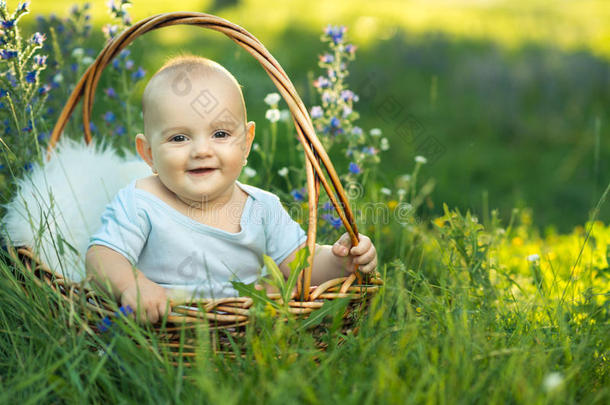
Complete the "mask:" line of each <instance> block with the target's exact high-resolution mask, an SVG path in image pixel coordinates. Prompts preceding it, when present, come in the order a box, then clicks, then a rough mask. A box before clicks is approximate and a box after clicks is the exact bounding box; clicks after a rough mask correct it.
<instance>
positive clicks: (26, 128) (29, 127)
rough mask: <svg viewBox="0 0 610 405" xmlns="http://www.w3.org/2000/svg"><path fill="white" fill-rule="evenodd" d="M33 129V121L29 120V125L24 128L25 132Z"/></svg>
mask: <svg viewBox="0 0 610 405" xmlns="http://www.w3.org/2000/svg"><path fill="white" fill-rule="evenodd" d="M32 129H33V127H32V121H28V125H27V126H26V127H25V128H23V129H22V131H23V132H31V131H32Z"/></svg>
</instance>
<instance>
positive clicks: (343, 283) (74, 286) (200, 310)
mask: <svg viewBox="0 0 610 405" xmlns="http://www.w3.org/2000/svg"><path fill="white" fill-rule="evenodd" d="M172 25H195V26H198V27H203V28H209V29H212V30H215V31H219V32H221V33H223V34H225V35H226V36H227V37H229V38H230V39H232V40H233V41H234V42H236V43H237V44H238V45H239V46H241V47H242V48H244V49H245V50H246V51H247V52H248V53H250V54H251V55H252V56H253V57H254V58H255V59H256V60H258V61H259V62H260V64H261V66H262V67H263V68H264V69H265V71H266V72H267V74H268V75H269V77H270V78H271V80H272V81H273V83H274V84H275V85H276V87H277V90H278V91H279V93H280V94H281V95H282V97H283V98H284V100H285V101H286V103H287V104H288V107H289V109H290V112H291V114H292V118H293V121H294V124H295V127H296V133H297V136H298V139H299V141H300V142H301V144H302V145H303V149H304V153H305V157H306V159H305V163H306V174H307V190H308V208H309V220H308V231H307V246H308V248H309V252H311V254H310V255H309V258H308V263H307V266H306V268H305V269H304V270H303V271H302V272H301V274H300V276H299V281H298V283H297V289H296V291H295V292H294V293H293V294H292V297H291V301H290V302H288V306H289V309H290V312H291V313H294V314H300V315H302V316H308V315H309V314H310V313H312V312H313V311H315V310H317V309H319V308H321V307H322V305H323V304H324V302H325V301H327V300H334V299H337V298H345V297H349V298H350V299H351V304H350V308H353V307H355V304H357V303H362V302H365V300H366V298H369V297H371V296H372V295H374V294H375V293H376V292H377V290H378V288H379V285H381V284H383V282H382V280H381V279H380V278H379V277H378V275H377V274H373V275H366V276H363V275H362V274H360V273H359V272H355V273H352V274H351V275H350V276H348V277H341V278H337V279H333V280H329V281H327V282H325V283H323V284H321V285H319V286H311V285H310V280H311V274H312V265H313V256H314V253H315V241H316V226H317V207H318V201H319V194H320V183H322V186H323V187H324V189H325V191H326V193H327V194H328V196H329V198H330V201H331V203H332V204H333V206H334V208H335V210H336V212H337V213H338V215H339V217H340V218H341V221H342V223H343V225H344V227H345V229H346V231H347V232H348V234H349V235H350V238H351V241H352V245H357V244H358V237H357V235H358V231H357V227H356V224H355V221H354V215H353V213H352V210H351V208H350V205H349V202H348V200H347V197H346V194H345V191H344V189H343V187H342V185H341V183H340V181H339V177H338V175H337V173H336V171H335V169H334V167H333V164H332V162H331V161H330V158H329V157H328V155H327V153H326V151H325V150H324V148H323V146H322V144H321V143H320V141H319V140H318V138H317V136H316V134H315V131H314V129H313V125H312V122H311V118H310V117H309V114H308V112H307V109H306V107H305V105H304V104H303V102H302V101H301V98H300V97H299V95H298V94H297V91H296V90H295V88H294V86H293V84H292V82H291V81H290V79H289V78H288V76H287V75H286V73H285V72H284V70H283V69H282V67H281V66H280V64H279V63H278V62H277V61H276V60H275V58H274V57H273V56H272V55H271V54H270V53H269V51H267V49H266V48H265V47H264V46H263V44H262V43H261V42H260V41H259V40H258V39H256V38H255V37H254V36H253V35H252V34H250V33H249V32H247V31H246V30H245V29H243V28H241V27H240V26H238V25H235V24H233V23H231V22H229V21H227V20H225V19H222V18H220V17H217V16H214V15H209V14H204V13H197V12H174V13H166V14H158V15H155V16H151V17H148V18H145V19H143V20H141V21H139V22H137V23H135V24H133V25H132V26H131V27H129V28H128V29H126V30H125V31H124V32H122V33H121V34H120V35H118V36H116V37H115V38H114V39H113V40H112V41H110V42H108V43H107V44H106V46H105V47H104V48H103V49H102V51H101V52H100V53H99V55H98V56H97V58H96V59H95V61H94V62H93V63H92V64H91V66H89V68H88V69H87V71H86V72H85V73H84V75H83V76H82V77H81V79H80V80H79V82H78V84H77V85H76V87H75V88H74V90H73V92H72V94H71V95H70V97H69V99H68V101H67V102H66V105H65V106H64V108H63V110H62V112H61V114H60V116H59V119H58V121H57V123H56V124H55V127H54V129H53V132H52V134H51V138H50V141H49V146H48V150H47V157H50V156H51V152H52V150H53V148H54V147H55V145H56V143H57V141H58V140H59V138H60V136H61V134H62V132H63V130H64V128H65V126H66V124H67V122H68V120H69V118H70V116H71V114H72V112H73V111H74V109H75V108H76V105H77V104H78V102H79V101H80V100H81V98H82V99H83V109H82V113H83V124H84V136H85V140H86V142H87V143H89V142H91V139H92V137H91V131H90V125H89V124H90V119H91V111H92V108H93V102H94V98H95V89H96V87H97V85H98V82H99V80H100V77H101V74H102V72H103V70H104V68H105V67H106V66H108V65H109V64H110V63H111V61H112V59H113V58H114V57H116V56H117V55H118V54H119V53H120V52H121V50H123V49H124V48H126V47H127V46H128V45H129V44H130V43H131V42H132V41H133V40H135V39H136V38H137V37H139V36H141V35H143V34H145V33H147V32H150V31H153V30H156V29H159V28H163V27H168V26H172ZM323 168H324V169H325V172H326V174H327V175H328V177H329V179H327V178H326V175H325V173H324V171H323ZM12 252H13V255H14V256H15V257H17V256H19V257H20V259H21V261H22V262H23V263H25V265H26V268H27V269H28V270H30V271H32V272H34V273H35V274H36V276H37V278H38V279H39V280H40V282H43V283H46V284H48V285H49V286H51V287H52V288H53V289H55V290H56V291H58V292H59V293H60V294H61V296H62V297H63V298H65V299H66V300H68V301H73V300H75V299H76V298H78V297H80V298H84V302H85V305H86V307H87V310H90V311H91V312H92V313H96V314H99V315H100V316H102V317H105V316H111V315H112V314H113V313H114V310H113V308H116V306H115V305H112V304H111V303H109V302H106V301H104V300H103V299H101V298H100V297H99V296H96V294H95V292H94V291H93V290H90V289H88V288H86V287H85V286H84V285H83V284H82V283H71V282H70V281H68V280H65V279H64V278H63V277H62V276H61V275H59V274H56V273H55V272H53V271H52V270H51V269H49V268H48V266H46V265H45V264H44V263H42V261H41V260H40V259H39V258H38V257H37V256H36V255H35V254H34V253H33V252H32V250H31V249H30V248H28V247H20V248H17V249H12ZM269 298H270V299H273V300H281V297H280V294H269ZM171 305H172V314H171V315H170V316H169V317H168V319H167V321H168V323H169V324H170V325H171V324H174V325H179V324H180V325H184V324H185V323H187V324H194V323H198V322H203V321H206V320H207V321H211V322H209V323H208V324H209V325H210V327H212V328H220V329H223V328H224V329H226V330H230V331H231V333H232V334H237V333H239V331H240V328H243V327H244V326H245V325H246V324H247V323H248V322H249V318H250V308H251V306H252V305H253V300H252V298H249V297H235V298H223V299H200V300H197V301H196V302H171ZM349 313H350V311H346V313H345V315H344V316H346V317H347V316H349ZM93 318H94V317H92V319H93ZM164 330H165V331H168V330H169V329H167V328H166V329H164ZM242 330H243V329H242Z"/></svg>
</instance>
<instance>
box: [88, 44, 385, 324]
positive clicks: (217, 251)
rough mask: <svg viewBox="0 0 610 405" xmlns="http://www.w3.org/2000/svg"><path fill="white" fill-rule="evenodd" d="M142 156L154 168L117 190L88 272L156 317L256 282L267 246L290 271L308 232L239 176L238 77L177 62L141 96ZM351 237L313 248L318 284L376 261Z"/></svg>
mask: <svg viewBox="0 0 610 405" xmlns="http://www.w3.org/2000/svg"><path fill="white" fill-rule="evenodd" d="M142 113H143V117H144V134H138V135H137V136H136V138H135V141H136V149H137V151H138V154H139V155H140V156H141V157H142V159H144V161H146V163H147V164H148V165H149V166H150V168H151V169H152V172H153V175H151V176H149V177H145V178H141V179H137V180H134V181H132V182H131V184H129V185H128V186H127V187H125V188H124V189H122V190H120V191H119V192H118V193H117V195H116V196H115V198H114V200H113V201H112V202H111V203H110V204H108V206H107V207H106V210H105V211H104V213H103V215H102V226H101V228H100V229H99V230H98V231H97V232H96V233H95V234H94V235H93V236H92V237H91V239H90V242H89V246H88V250H87V255H86V268H87V273H88V274H90V275H92V276H93V279H94V280H95V281H96V282H97V283H98V284H100V285H102V286H106V287H107V288H109V289H111V291H112V293H113V295H114V296H115V297H116V298H118V299H119V300H120V301H121V304H122V305H130V306H131V307H132V308H134V309H136V308H138V309H139V310H138V311H137V313H139V314H140V317H139V319H140V320H142V321H144V320H148V321H151V322H157V321H158V320H159V319H160V318H161V317H163V316H164V315H165V314H166V311H167V309H168V302H167V300H168V298H171V297H174V298H175V297H178V296H183V297H184V295H185V294H187V295H188V296H197V297H214V298H219V297H227V296H236V295H238V294H237V292H236V291H235V290H234V289H233V288H232V284H231V282H230V281H231V280H239V281H241V282H244V283H252V282H255V281H257V279H258V278H259V276H260V273H261V268H262V269H263V270H262V273H263V275H264V274H265V270H266V269H265V268H264V266H263V254H267V255H269V256H270V257H271V258H272V259H273V260H274V261H275V263H277V264H278V266H279V268H280V270H281V271H282V273H283V274H284V276H285V277H287V276H288V275H289V274H290V267H289V263H290V262H292V261H293V260H294V259H295V257H296V253H297V251H298V250H299V249H301V248H303V247H305V241H306V239H307V235H306V233H305V231H304V230H303V229H302V228H301V226H300V225H299V224H298V223H296V222H295V221H293V220H292V219H291V218H290V216H289V215H288V212H287V211H286V210H285V209H284V207H283V206H282V204H281V202H280V200H279V198H278V197H277V196H276V195H274V194H272V193H270V192H267V191H264V190H261V189H259V188H257V187H253V186H249V185H246V184H242V183H240V182H239V181H237V178H238V177H239V175H240V173H241V170H242V167H243V166H245V165H246V161H247V160H246V158H247V157H248V154H249V153H250V147H251V146H252V141H253V139H254V122H252V121H250V122H247V119H246V107H245V103H244V99H243V95H242V93H241V89H240V86H239V84H238V83H237V80H236V79H235V78H234V77H233V76H232V75H231V74H230V73H229V72H228V71H227V70H226V69H225V68H224V67H222V66H221V65H219V64H218V63H216V62H212V61H210V60H208V59H205V58H200V57H194V56H186V57H185V56H183V57H178V58H174V59H172V60H170V61H169V62H168V63H166V64H165V65H164V66H163V67H162V68H161V69H160V70H159V71H158V72H157V73H156V74H155V75H154V76H153V77H152V78H151V80H150V81H149V82H148V84H147V86H146V89H145V90H144V94H143V96H142ZM359 237H360V243H359V244H358V246H355V247H352V246H351V241H350V238H349V236H348V234H347V233H345V234H343V235H342V236H341V237H340V238H339V240H338V241H337V242H336V243H335V244H334V245H332V246H330V245H316V249H315V255H314V259H313V260H314V267H313V270H314V273H313V274H312V276H311V283H312V285H318V284H320V283H322V282H324V281H326V280H329V279H333V278H337V277H342V276H345V275H347V274H349V273H350V272H353V271H354V267H355V264H358V265H359V269H360V271H362V272H371V271H373V270H375V268H376V266H377V254H376V251H375V247H374V246H373V244H372V243H371V240H370V239H369V238H368V237H367V236H364V235H359Z"/></svg>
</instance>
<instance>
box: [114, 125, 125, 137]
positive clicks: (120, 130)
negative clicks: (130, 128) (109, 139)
mask: <svg viewBox="0 0 610 405" xmlns="http://www.w3.org/2000/svg"><path fill="white" fill-rule="evenodd" d="M114 133H115V134H116V135H118V136H121V135H125V127H124V126H122V125H119V126H117V127H116V128H115V129H114Z"/></svg>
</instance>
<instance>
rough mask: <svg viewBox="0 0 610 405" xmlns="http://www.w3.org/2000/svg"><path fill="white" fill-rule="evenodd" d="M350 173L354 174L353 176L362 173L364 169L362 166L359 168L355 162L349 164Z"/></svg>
mask: <svg viewBox="0 0 610 405" xmlns="http://www.w3.org/2000/svg"><path fill="white" fill-rule="evenodd" d="M349 171H350V173H353V174H359V173H362V169H361V168H360V166H358V165H357V164H356V163H354V162H350V164H349Z"/></svg>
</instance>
